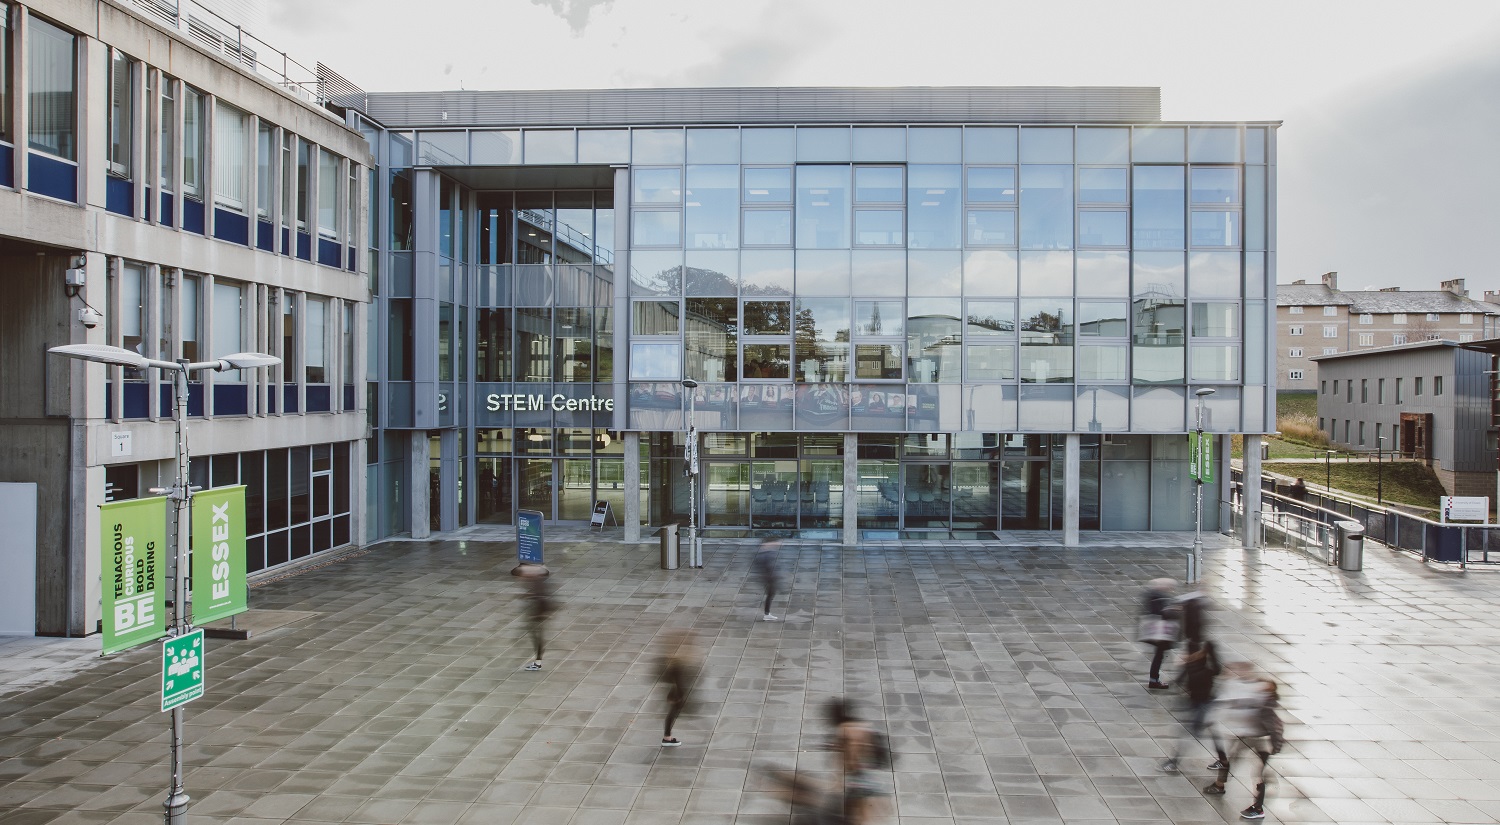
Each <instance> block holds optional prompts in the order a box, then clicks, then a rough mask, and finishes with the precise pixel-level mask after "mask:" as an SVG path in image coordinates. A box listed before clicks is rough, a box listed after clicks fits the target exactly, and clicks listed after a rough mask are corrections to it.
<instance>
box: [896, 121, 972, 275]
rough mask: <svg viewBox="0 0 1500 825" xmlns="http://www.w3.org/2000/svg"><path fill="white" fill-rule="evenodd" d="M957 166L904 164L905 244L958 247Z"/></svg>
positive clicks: (942, 247)
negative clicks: (906, 165) (905, 179)
mask: <svg viewBox="0 0 1500 825" xmlns="http://www.w3.org/2000/svg"><path fill="white" fill-rule="evenodd" d="M912 131H913V132H915V131H919V130H915V129H914V130H912ZM960 170H961V167H958V166H909V167H907V190H906V192H907V195H906V197H907V200H906V213H907V226H906V232H907V245H908V246H909V247H911V248H914V249H958V248H959V247H960V245H961V244H960V241H961V240H962V236H961V232H962V230H963V223H962V217H961V214H962V199H961V195H960V192H959V186H960V181H961V178H960V175H961V171H960Z"/></svg>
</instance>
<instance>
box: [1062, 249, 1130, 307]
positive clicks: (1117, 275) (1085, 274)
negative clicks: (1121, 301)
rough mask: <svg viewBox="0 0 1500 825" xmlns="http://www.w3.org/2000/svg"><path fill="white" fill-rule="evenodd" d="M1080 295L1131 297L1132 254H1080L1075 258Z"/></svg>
mask: <svg viewBox="0 0 1500 825" xmlns="http://www.w3.org/2000/svg"><path fill="white" fill-rule="evenodd" d="M1074 258H1075V261H1076V263H1075V267H1076V269H1077V279H1078V294H1079V295H1098V296H1106V295H1120V296H1124V295H1129V294H1130V254H1129V253H1127V252H1079V253H1078V254H1077V255H1075V256H1074Z"/></svg>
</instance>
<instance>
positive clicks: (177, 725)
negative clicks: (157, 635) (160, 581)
mask: <svg viewBox="0 0 1500 825" xmlns="http://www.w3.org/2000/svg"><path fill="white" fill-rule="evenodd" d="M48 352H55V353H57V354H58V355H66V356H67V357H69V358H77V359H80V360H83V361H93V362H95V363H98V364H109V365H111V366H117V367H129V368H131V369H138V370H139V369H146V368H147V367H155V368H156V369H159V370H171V372H172V389H173V396H174V398H173V400H174V402H175V403H174V404H173V407H172V420H173V421H174V422H175V423H176V425H177V481H176V482H175V483H174V484H173V485H172V489H171V490H170V491H168V493H167V498H169V499H171V500H172V501H173V502H175V505H176V506H175V508H174V511H173V512H174V516H173V519H172V521H173V524H172V527H173V530H174V531H175V535H176V542H177V553H176V556H177V562H176V566H175V568H174V570H173V572H172V577H173V581H172V594H173V595H172V600H173V601H172V608H173V609H172V614H173V619H172V629H171V631H170V632H169V634H168V635H170V636H174V637H176V636H182V635H183V634H185V633H187V632H188V630H189V628H190V626H191V618H192V617H191V616H190V615H189V613H188V607H187V586H188V578H187V575H188V531H187V524H188V506H189V504H190V502H191V501H192V498H193V491H192V487H191V486H190V485H189V483H188V444H187V397H188V375H189V374H191V373H195V372H203V371H205V370H213V371H214V372H223V371H224V370H242V369H258V368H260V367H271V366H275V365H277V364H280V363H281V359H280V358H277V357H276V356H274V355H266V354H265V353H260V352H236V353H234V354H233V355H226V356H224V357H223V358H220V359H218V360H215V361H189V360H187V359H186V358H184V359H180V360H178V361H159V360H157V359H155V358H147V357H146V356H144V355H141V354H140V353H138V352H134V351H132V350H128V349H125V348H123V347H115V346H110V345H108V344H67V345H64V346H60V347H53V348H51V349H49V350H48ZM182 729H183V725H182V706H181V705H178V706H177V707H175V708H172V788H171V790H170V791H169V792H168V795H167V800H166V802H164V803H163V806H164V807H165V808H166V810H167V817H166V822H167V825H182V823H183V822H184V820H186V819H187V804H188V795H187V791H186V790H185V789H184V788H183V784H182V775H183V769H182Z"/></svg>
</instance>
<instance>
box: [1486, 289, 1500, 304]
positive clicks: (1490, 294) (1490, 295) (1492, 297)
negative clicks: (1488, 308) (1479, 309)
mask: <svg viewBox="0 0 1500 825" xmlns="http://www.w3.org/2000/svg"><path fill="white" fill-rule="evenodd" d="M1484 300H1485V302H1486V303H1491V304H1500V292H1495V291H1491V290H1488V289H1486V290H1485V291H1484Z"/></svg>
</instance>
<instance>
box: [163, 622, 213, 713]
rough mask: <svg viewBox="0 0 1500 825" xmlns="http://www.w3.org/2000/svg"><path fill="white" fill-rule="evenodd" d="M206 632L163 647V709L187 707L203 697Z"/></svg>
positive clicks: (183, 636)
mask: <svg viewBox="0 0 1500 825" xmlns="http://www.w3.org/2000/svg"><path fill="white" fill-rule="evenodd" d="M203 653H204V650H203V630H202V629H201V628H200V629H198V630H194V631H193V632H191V633H187V634H185V635H182V636H177V637H175V638H171V639H167V640H166V641H164V642H162V643H161V709H162V710H171V709H172V708H175V707H179V706H181V705H185V704H187V703H188V702H191V701H193V700H194V699H197V698H198V697H199V696H202V695H203Z"/></svg>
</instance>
